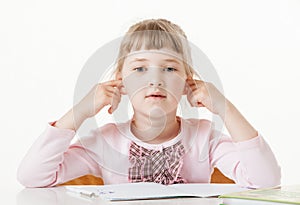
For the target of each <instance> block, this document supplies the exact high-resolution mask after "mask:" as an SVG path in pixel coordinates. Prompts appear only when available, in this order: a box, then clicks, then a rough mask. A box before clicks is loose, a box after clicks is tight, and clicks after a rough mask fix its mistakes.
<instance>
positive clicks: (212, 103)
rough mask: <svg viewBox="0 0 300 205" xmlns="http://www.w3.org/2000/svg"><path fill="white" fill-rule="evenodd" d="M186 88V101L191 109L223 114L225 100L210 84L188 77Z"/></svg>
mask: <svg viewBox="0 0 300 205" xmlns="http://www.w3.org/2000/svg"><path fill="white" fill-rule="evenodd" d="M186 86H187V99H188V101H189V103H190V105H191V106H192V107H206V108H207V109H208V110H209V111H211V112H212V113H214V114H218V115H220V114H223V113H224V112H225V110H224V109H225V103H226V98H225V97H224V95H223V94H222V93H221V92H220V91H219V90H218V89H217V88H216V87H215V86H214V85H213V84H212V83H208V82H204V81H202V80H195V79H193V78H191V77H188V78H187V80H186Z"/></svg>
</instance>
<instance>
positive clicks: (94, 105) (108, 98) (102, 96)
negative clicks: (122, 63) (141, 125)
mask: <svg viewBox="0 0 300 205" xmlns="http://www.w3.org/2000/svg"><path fill="white" fill-rule="evenodd" d="M121 83H122V80H111V81H107V82H104V83H99V84H97V85H95V86H94V87H93V88H92V90H91V91H90V92H89V93H88V94H87V95H86V96H85V97H84V98H83V99H82V100H81V101H80V102H79V103H78V104H77V105H76V111H78V112H79V113H80V115H82V116H84V117H85V118H90V117H93V116H94V115H96V114H97V113H98V112H100V110H101V109H102V108H103V107H104V106H106V105H111V107H110V108H109V109H108V113H109V114H112V113H113V112H114V111H115V110H116V109H117V107H118V105H119V103H120V101H121V93H120V87H121Z"/></svg>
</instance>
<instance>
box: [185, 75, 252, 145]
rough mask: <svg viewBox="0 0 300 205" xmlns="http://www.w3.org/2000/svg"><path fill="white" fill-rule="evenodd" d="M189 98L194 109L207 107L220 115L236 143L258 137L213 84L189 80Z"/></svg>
mask: <svg viewBox="0 0 300 205" xmlns="http://www.w3.org/2000/svg"><path fill="white" fill-rule="evenodd" d="M187 85H188V86H189V88H190V89H188V93H187V97H188V100H189V102H190V104H191V106H193V107H206V108H207V109H208V110H209V111H211V112H212V113H214V114H217V115H219V116H220V117H221V118H222V120H223V122H224V123H225V126H226V128H227V130H228V132H229V134H230V136H231V137H232V139H233V141H234V142H241V141H245V140H249V139H252V138H254V137H256V136H257V135H258V134H257V131H256V130H255V129H254V128H253V127H252V126H251V124H250V123H249V122H248V121H247V120H246V118H245V117H244V116H243V115H242V114H241V113H240V112H239V111H238V109H237V108H236V107H235V106H234V105H233V104H232V103H231V102H230V101H229V100H227V99H226V98H225V97H224V95H223V94H222V93H221V92H220V91H219V90H218V89H217V88H216V87H215V86H214V85H213V84H212V83H208V82H204V81H201V80H194V79H191V78H188V79H187Z"/></svg>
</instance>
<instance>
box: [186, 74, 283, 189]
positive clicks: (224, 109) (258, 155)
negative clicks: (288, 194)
mask: <svg viewBox="0 0 300 205" xmlns="http://www.w3.org/2000/svg"><path fill="white" fill-rule="evenodd" d="M187 85H188V86H189V88H190V89H189V90H188V93H187V97H188V100H189V102H190V104H191V105H192V106H194V107H206V108H207V109H209V110H210V111H211V112H212V113H214V114H217V115H219V116H220V117H221V118H222V120H223V122H224V123H225V126H226V128H227V130H228V132H229V134H230V136H231V138H224V137H222V138H217V139H219V140H217V145H216V146H215V145H213V147H211V153H210V154H211V164H212V166H217V167H218V168H219V169H220V170H221V171H222V172H223V173H224V174H225V175H227V176H229V177H230V178H232V179H234V180H235V181H236V183H238V184H240V185H243V186H250V187H262V186H274V185H278V184H280V168H279V166H278V164H277V161H276V159H275V156H274V154H273V152H272V151H271V149H270V147H269V146H268V144H267V143H266V142H265V141H264V139H263V138H262V137H261V136H259V135H258V133H257V131H256V130H255V129H254V128H253V127H252V126H251V124H250V123H249V122H248V121H247V120H246V119H245V118H244V116H243V115H242V114H241V113H240V112H239V111H238V110H237V108H236V107H235V106H234V105H233V104H232V103H231V102H230V101H229V100H227V99H226V98H225V97H224V96H223V94H222V93H220V92H219V91H218V89H217V88H216V87H215V86H214V85H213V84H211V83H207V82H204V81H200V80H194V79H191V78H188V79H187ZM218 136H220V134H218V135H217V136H216V135H215V134H214V136H213V138H214V139H215V138H216V137H218Z"/></svg>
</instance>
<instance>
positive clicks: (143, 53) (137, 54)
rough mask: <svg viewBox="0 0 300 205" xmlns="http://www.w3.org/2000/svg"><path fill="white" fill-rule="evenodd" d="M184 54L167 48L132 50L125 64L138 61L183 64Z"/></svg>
mask: <svg viewBox="0 0 300 205" xmlns="http://www.w3.org/2000/svg"><path fill="white" fill-rule="evenodd" d="M182 60H183V59H182V56H181V55H180V54H178V53H176V52H174V51H171V50H167V49H159V50H139V51H133V52H130V53H129V54H128V55H127V56H126V58H125V64H127V63H136V62H153V63H155V62H157V63H162V62H169V63H176V64H180V65H182Z"/></svg>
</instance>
